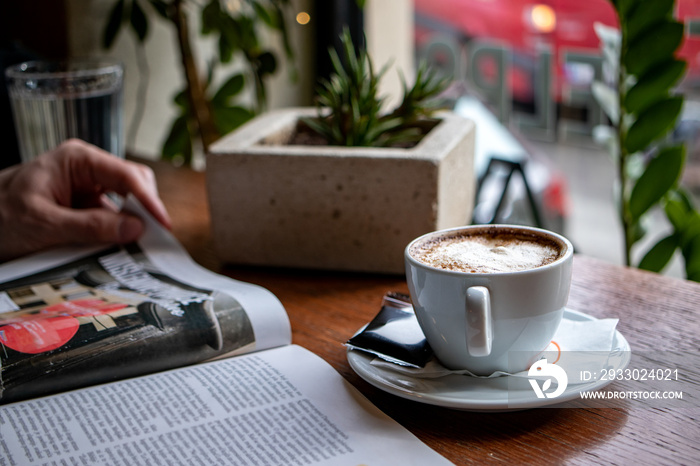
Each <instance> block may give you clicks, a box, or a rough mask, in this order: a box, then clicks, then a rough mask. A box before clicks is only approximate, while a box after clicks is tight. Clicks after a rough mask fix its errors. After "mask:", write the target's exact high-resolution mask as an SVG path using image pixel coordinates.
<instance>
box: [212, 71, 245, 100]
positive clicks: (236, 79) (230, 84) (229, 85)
mask: <svg viewBox="0 0 700 466" xmlns="http://www.w3.org/2000/svg"><path fill="white" fill-rule="evenodd" d="M244 84H245V78H244V77H243V75H242V74H236V75H233V76H231V77H230V78H229V79H228V80H227V81H226V82H225V83H224V84H222V85H221V87H220V88H219V90H218V91H216V94H214V97H212V99H211V102H212V104H214V105H218V106H219V107H225V106H227V105H228V104H229V102H228V101H229V99H230V98H231V97H233V96H235V95H236V94H239V93H240V92H241V91H242V90H243V86H244Z"/></svg>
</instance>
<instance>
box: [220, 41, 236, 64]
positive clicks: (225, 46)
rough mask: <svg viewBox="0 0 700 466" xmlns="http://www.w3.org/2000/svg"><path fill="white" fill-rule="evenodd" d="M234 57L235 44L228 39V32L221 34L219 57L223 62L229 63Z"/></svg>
mask: <svg viewBox="0 0 700 466" xmlns="http://www.w3.org/2000/svg"><path fill="white" fill-rule="evenodd" d="M232 58H233V45H231V42H230V41H229V39H228V35H227V34H221V35H220V36H219V59H220V60H221V63H229V62H230V61H231V59H232Z"/></svg>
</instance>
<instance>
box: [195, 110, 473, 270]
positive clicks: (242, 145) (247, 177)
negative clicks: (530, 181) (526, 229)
mask: <svg viewBox="0 0 700 466" xmlns="http://www.w3.org/2000/svg"><path fill="white" fill-rule="evenodd" d="M315 114H316V111H315V109H313V108H292V109H283V110H277V111H271V112H268V113H265V114H263V115H261V116H259V117H257V118H255V119H254V120H252V121H250V122H249V123H247V124H246V125H244V126H242V127H240V128H239V129H238V130H236V131H234V132H233V133H231V134H229V135H228V136H226V137H224V138H222V139H221V140H220V141H218V142H217V143H215V144H214V145H212V146H211V148H210V153H209V154H207V160H206V162H207V163H206V176H207V189H208V195H209V206H210V210H211V221H212V236H213V241H214V246H215V248H216V251H217V254H218V255H219V257H220V258H221V259H222V260H223V261H225V262H228V263H234V264H249V265H265V266H281V267H294V268H313V269H327V270H347V271H359V272H379V273H390V274H402V273H403V272H404V263H403V250H404V248H405V247H406V245H407V244H408V243H409V242H410V241H411V240H412V239H413V238H415V237H417V236H420V235H422V234H424V233H427V232H429V231H433V230H436V229H441V228H448V227H454V226H460V225H465V224H468V223H470V220H471V215H472V208H473V203H474V190H475V185H476V180H475V175H474V162H473V156H474V134H475V130H474V124H473V122H471V121H470V120H466V119H464V118H462V117H459V116H457V115H455V114H453V113H449V112H447V113H444V114H441V115H440V116H439V123H438V124H437V125H436V126H435V127H434V128H432V129H431V130H430V132H429V133H428V134H427V135H426V136H425V137H424V138H423V139H422V140H421V141H420V142H419V143H418V144H417V145H416V146H414V147H412V148H409V149H401V148H364V147H363V148H358V147H337V146H319V145H315V146H310V145H287V144H285V143H284V141H286V140H288V139H289V137H290V136H291V134H292V133H293V132H294V131H295V128H296V127H297V123H298V120H299V117H300V116H313V115H315Z"/></svg>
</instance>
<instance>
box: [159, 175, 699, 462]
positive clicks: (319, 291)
mask: <svg viewBox="0 0 700 466" xmlns="http://www.w3.org/2000/svg"><path fill="white" fill-rule="evenodd" d="M149 165H151V166H152V167H153V168H154V170H155V172H156V175H157V179H158V183H159V188H160V191H161V195H162V197H163V199H164V201H165V203H166V206H167V207H168V210H169V212H170V214H171V216H172V217H173V223H174V227H173V232H174V234H175V235H176V236H177V237H178V239H179V240H180V241H181V242H182V243H183V245H184V246H185V247H186V248H187V250H188V251H189V252H190V254H191V255H192V256H193V258H194V259H195V260H196V261H197V262H199V263H200V264H202V265H204V266H205V267H207V268H210V269H212V270H214V271H216V272H219V273H222V274H224V275H228V276H230V277H232V278H236V279H239V280H243V281H247V282H251V283H256V284H259V285H262V286H264V287H265V288H267V289H269V290H270V291H272V292H273V293H274V294H275V295H276V296H277V297H278V298H279V299H280V300H281V301H282V303H283V304H284V306H285V308H286V309H287V312H288V314H289V317H290V320H291V325H292V331H293V342H294V343H296V344H298V345H301V346H303V347H305V348H307V349H309V350H311V351H313V352H314V353H316V354H318V355H319V356H321V357H322V358H324V359H325V360H326V361H328V362H329V363H330V364H331V365H332V366H333V367H334V368H335V369H336V370H337V371H338V372H339V373H340V374H341V375H342V376H343V377H345V378H346V379H347V380H349V381H350V382H351V383H352V384H353V385H354V386H355V387H357V388H358V389H359V390H360V391H361V392H362V393H363V394H364V395H365V396H367V397H368V398H369V399H370V400H371V401H372V402H373V403H375V404H376V405H377V406H378V407H379V408H380V409H382V410H383V411H384V412H385V413H387V414H388V415H389V416H391V417H392V418H394V419H395V420H397V421H398V422H399V423H401V424H402V425H403V426H405V427H406V428H408V429H409V430H410V431H411V432H413V433H414V434H415V435H416V436H417V437H418V438H420V439H421V440H423V441H424V442H425V443H427V444H428V445H429V446H431V447H432V448H434V449H435V450H437V451H438V452H439V453H441V454H442V455H444V456H445V457H447V458H448V459H449V460H451V461H453V462H454V463H456V464H470V463H474V462H478V463H483V462H489V461H493V462H508V463H513V464H523V463H527V464H562V463H567V464H700V421H699V420H698V416H699V415H700V400H698V398H697V393H698V389H699V388H700V364H699V363H698V361H699V360H700V357H699V356H698V351H699V350H700V337H699V336H698V335H700V284H697V283H691V282H687V281H684V280H679V279H674V278H669V277H664V276H661V275H657V274H653V273H648V272H643V271H639V270H635V269H627V268H623V267H619V266H616V265H611V264H608V263H606V262H603V261H600V260H597V259H592V258H589V257H585V256H581V255H578V256H576V257H575V260H574V276H573V284H572V288H571V294H570V299H569V308H571V309H575V310H578V311H581V312H585V313H587V314H590V315H592V316H595V317H598V318H604V317H615V318H618V319H619V324H618V327H617V328H618V330H619V331H620V332H621V333H622V334H623V335H624V337H625V338H626V339H627V340H628V342H629V343H630V346H631V347H632V352H633V359H632V363H631V364H630V368H635V367H636V368H647V369H652V368H657V367H665V366H667V365H669V364H671V362H669V361H672V362H673V364H675V365H677V366H678V367H677V369H678V375H679V378H680V379H681V380H682V384H679V383H677V384H674V383H672V382H668V384H667V385H666V386H665V387H662V388H665V389H668V390H681V389H685V391H687V392H688V393H687V394H686V393H685V392H684V395H685V397H684V399H683V400H682V402H680V401H676V400H674V401H673V402H668V401H667V402H664V403H658V402H648V401H637V400H629V399H625V400H615V401H614V402H610V403H608V404H607V405H606V406H610V407H605V408H593V407H580V408H568V407H567V408H562V407H555V408H541V409H532V410H526V411H519V412H510V413H478V412H466V411H456V410H451V409H446V408H441V407H435V406H431V405H426V404H421V403H418V402H415V401H410V400H405V399H402V398H398V397H396V396H393V395H390V394H387V393H385V392H383V391H381V390H379V389H376V388H374V387H373V386H371V385H369V384H368V383H366V382H365V381H364V380H362V379H361V378H360V377H359V376H357V375H356V374H355V373H354V372H353V370H352V369H351V368H350V366H349V364H348V362H347V359H346V355H345V352H346V350H345V347H344V346H343V343H344V342H345V341H346V340H347V339H348V338H350V337H351V336H352V335H353V334H354V333H355V332H356V331H357V330H358V329H359V328H360V327H361V326H362V325H364V324H365V323H367V322H368V321H369V320H370V319H371V318H372V317H374V315H375V314H376V313H377V312H378V310H379V307H380V304H381V300H382V296H383V295H384V293H386V292H387V291H402V292H407V291H408V290H407V287H406V283H405V281H404V277H403V276H385V275H367V274H354V273H343V272H323V271H305V270H288V269H284V270H283V269H268V268H253V267H235V266H227V265H224V264H221V263H219V262H218V261H217V259H216V254H215V252H214V251H213V248H212V247H211V242H210V238H209V214H208V207H207V200H206V186H205V184H206V177H205V175H204V174H203V173H196V172H193V171H192V170H189V169H184V168H177V169H176V168H173V167H170V166H168V165H166V164H164V163H161V162H149ZM669 355H674V358H670V357H669ZM640 388H644V384H643V383H640V382H639V381H616V382H613V384H611V385H610V386H608V387H606V388H605V390H611V391H631V390H639V389H640ZM691 389H692V390H691Z"/></svg>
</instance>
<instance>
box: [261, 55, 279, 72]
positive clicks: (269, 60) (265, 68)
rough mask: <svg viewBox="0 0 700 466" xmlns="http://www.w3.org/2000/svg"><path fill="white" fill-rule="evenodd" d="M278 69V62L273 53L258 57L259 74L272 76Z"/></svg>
mask: <svg viewBox="0 0 700 466" xmlns="http://www.w3.org/2000/svg"><path fill="white" fill-rule="evenodd" d="M276 69H277V60H276V59H275V55H274V54H273V53H272V52H263V53H261V54H260V56H258V74H259V75H260V76H264V75H266V74H272V73H274V72H275V70H276Z"/></svg>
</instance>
